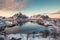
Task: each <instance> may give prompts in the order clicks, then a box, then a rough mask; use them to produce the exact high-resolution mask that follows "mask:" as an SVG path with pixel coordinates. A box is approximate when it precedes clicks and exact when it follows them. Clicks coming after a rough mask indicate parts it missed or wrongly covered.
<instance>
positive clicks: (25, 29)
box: [18, 22, 53, 33]
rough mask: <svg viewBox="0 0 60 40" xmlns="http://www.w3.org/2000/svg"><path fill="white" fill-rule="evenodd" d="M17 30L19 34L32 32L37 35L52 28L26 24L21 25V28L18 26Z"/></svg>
mask: <svg viewBox="0 0 60 40" xmlns="http://www.w3.org/2000/svg"><path fill="white" fill-rule="evenodd" d="M18 29H19V31H20V32H21V33H33V32H35V33H39V32H41V31H44V30H50V29H53V28H51V27H45V26H42V25H38V24H36V23H31V22H27V23H25V24H23V25H22V26H18Z"/></svg>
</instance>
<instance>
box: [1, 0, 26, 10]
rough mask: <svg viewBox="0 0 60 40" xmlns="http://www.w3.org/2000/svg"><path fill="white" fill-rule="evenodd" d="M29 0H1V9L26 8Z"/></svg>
mask: <svg viewBox="0 0 60 40" xmlns="http://www.w3.org/2000/svg"><path fill="white" fill-rule="evenodd" d="M26 7H27V0H0V10H19V9H20V10H24V9H25V8H26Z"/></svg>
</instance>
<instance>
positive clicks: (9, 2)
mask: <svg viewBox="0 0 60 40" xmlns="http://www.w3.org/2000/svg"><path fill="white" fill-rule="evenodd" d="M57 11H60V0H0V15H1V16H6V17H10V16H12V15H14V14H15V13H18V12H22V13H23V14H26V15H28V16H30V15H33V14H49V13H53V12H57Z"/></svg>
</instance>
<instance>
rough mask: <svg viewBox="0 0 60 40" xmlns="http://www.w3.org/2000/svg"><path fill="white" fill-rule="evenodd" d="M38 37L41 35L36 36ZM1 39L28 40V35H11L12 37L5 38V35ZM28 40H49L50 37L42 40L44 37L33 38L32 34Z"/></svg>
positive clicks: (51, 39)
mask: <svg viewBox="0 0 60 40" xmlns="http://www.w3.org/2000/svg"><path fill="white" fill-rule="evenodd" d="M36 35H39V34H36ZM0 37H3V38H4V39H5V40H10V39H12V38H15V39H18V38H22V39H21V40H27V35H26V34H10V35H7V36H6V37H4V36H3V35H0ZM28 40H49V37H47V38H42V37H35V38H33V37H32V34H31V36H30V37H29V38H28ZM50 40H53V38H50Z"/></svg>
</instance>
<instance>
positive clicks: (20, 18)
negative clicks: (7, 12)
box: [11, 12, 28, 24]
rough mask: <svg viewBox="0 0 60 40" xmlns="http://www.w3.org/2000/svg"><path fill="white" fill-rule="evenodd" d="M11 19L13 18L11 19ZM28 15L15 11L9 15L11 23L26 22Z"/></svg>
mask: <svg viewBox="0 0 60 40" xmlns="http://www.w3.org/2000/svg"><path fill="white" fill-rule="evenodd" d="M12 19H13V20H12ZM27 19H28V17H27V16H26V15H23V14H22V13H20V12H19V13H17V14H15V15H13V16H12V17H11V20H12V23H13V24H17V23H21V22H26V21H27Z"/></svg>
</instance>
